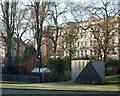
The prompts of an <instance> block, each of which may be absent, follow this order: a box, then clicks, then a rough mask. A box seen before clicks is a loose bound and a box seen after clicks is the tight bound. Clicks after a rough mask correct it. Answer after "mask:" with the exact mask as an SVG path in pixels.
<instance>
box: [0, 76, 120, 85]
mask: <svg viewBox="0 0 120 96" xmlns="http://www.w3.org/2000/svg"><path fill="white" fill-rule="evenodd" d="M0 83H4V84H30V83H25V82H12V81H0ZM52 83H54V82H52ZM55 83H56V84H58V85H78V84H76V83H72V82H55ZM105 84H106V85H120V77H111V78H106V81H105ZM85 85H89V84H85Z"/></svg>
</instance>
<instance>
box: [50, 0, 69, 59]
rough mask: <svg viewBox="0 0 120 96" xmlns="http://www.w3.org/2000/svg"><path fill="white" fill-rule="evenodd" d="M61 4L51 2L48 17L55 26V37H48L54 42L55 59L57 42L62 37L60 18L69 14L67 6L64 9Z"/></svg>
mask: <svg viewBox="0 0 120 96" xmlns="http://www.w3.org/2000/svg"><path fill="white" fill-rule="evenodd" d="M61 4H64V3H61V2H51V3H50V8H49V11H48V15H49V17H50V18H49V19H50V20H52V22H53V25H55V30H56V31H55V32H54V33H53V34H54V36H48V37H49V38H50V39H51V40H52V42H53V56H54V58H56V51H57V42H58V38H59V36H60V32H59V29H60V26H59V25H60V24H59V18H60V17H61V15H63V14H64V13H66V12H67V4H66V5H65V6H64V7H63V6H61Z"/></svg>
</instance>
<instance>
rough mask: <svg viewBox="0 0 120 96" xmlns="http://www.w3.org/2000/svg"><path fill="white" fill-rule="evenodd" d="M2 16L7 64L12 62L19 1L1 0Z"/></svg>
mask: <svg viewBox="0 0 120 96" xmlns="http://www.w3.org/2000/svg"><path fill="white" fill-rule="evenodd" d="M0 5H1V9H2V16H1V17H0V19H1V20H2V22H3V26H4V32H1V34H2V37H3V39H4V41H5V43H6V66H7V65H10V64H12V56H11V44H12V37H13V34H14V31H15V18H16V6H17V2H9V1H7V2H1V3H0Z"/></svg>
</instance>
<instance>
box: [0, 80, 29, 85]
mask: <svg viewBox="0 0 120 96" xmlns="http://www.w3.org/2000/svg"><path fill="white" fill-rule="evenodd" d="M0 83H3V84H30V83H25V82H14V81H13V82H12V81H0Z"/></svg>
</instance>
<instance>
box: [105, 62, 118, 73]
mask: <svg viewBox="0 0 120 96" xmlns="http://www.w3.org/2000/svg"><path fill="white" fill-rule="evenodd" d="M119 63H120V61H118V60H111V61H108V62H107V63H106V64H105V68H106V75H115V74H120V72H119V70H120V67H119Z"/></svg>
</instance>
